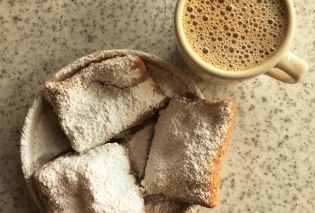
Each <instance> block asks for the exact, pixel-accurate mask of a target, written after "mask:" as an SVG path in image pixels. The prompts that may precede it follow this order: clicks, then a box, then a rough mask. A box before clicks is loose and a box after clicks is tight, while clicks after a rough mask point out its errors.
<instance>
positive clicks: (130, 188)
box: [32, 143, 144, 213]
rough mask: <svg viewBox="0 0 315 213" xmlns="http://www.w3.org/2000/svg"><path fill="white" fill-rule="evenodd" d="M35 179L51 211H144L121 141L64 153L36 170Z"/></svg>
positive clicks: (33, 177)
mask: <svg viewBox="0 0 315 213" xmlns="http://www.w3.org/2000/svg"><path fill="white" fill-rule="evenodd" d="M32 181H33V183H34V186H35V188H36V191H37V193H38V195H39V197H40V199H41V201H42V203H43V204H44V206H45V209H46V211H47V212H58V213H60V212H67V213H72V212H73V213H77V212H104V213H112V212H125V213H129V212H135V213H136V212H139V213H140V212H144V200H143V197H142V194H141V192H140V189H139V187H138V186H137V185H136V183H135V182H136V180H135V178H134V177H133V175H131V174H130V166H129V160H128V156H127V153H126V150H125V148H124V147H123V146H121V145H119V144H117V143H107V144H105V145H103V146H100V147H97V148H95V149H93V150H91V151H88V152H87V153H85V154H83V155H79V154H78V153H69V154H66V155H63V156H61V157H59V158H57V159H55V160H53V161H51V162H49V163H47V164H45V165H44V166H42V167H41V168H40V169H39V170H37V171H35V172H34V173H33V175H32Z"/></svg>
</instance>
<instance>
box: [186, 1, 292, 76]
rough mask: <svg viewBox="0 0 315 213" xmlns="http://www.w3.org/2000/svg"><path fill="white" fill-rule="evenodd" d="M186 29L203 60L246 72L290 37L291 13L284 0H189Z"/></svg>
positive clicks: (266, 58) (189, 38)
mask: <svg viewBox="0 0 315 213" xmlns="http://www.w3.org/2000/svg"><path fill="white" fill-rule="evenodd" d="M183 27H184V32H185V36H186V39H187V41H188V42H189V45H190V46H191V48H192V49H193V50H194V52H196V53H197V55H198V56H199V57H200V58H201V59H202V60H204V61H205V62H207V63H208V64H211V65H213V66H215V67H217V68H220V69H223V70H228V71H242V70H247V69H250V68H253V67H256V66H259V65H260V64H263V63H264V62H266V61H267V60H268V59H270V58H271V57H272V56H273V55H274V54H275V53H276V50H277V49H278V48H279V46H280V45H281V43H282V42H283V40H284V38H285V36H286V32H287V27H288V23H287V10H286V6H285V3H284V1H282V0H187V1H186V2H185V8H184V12H183Z"/></svg>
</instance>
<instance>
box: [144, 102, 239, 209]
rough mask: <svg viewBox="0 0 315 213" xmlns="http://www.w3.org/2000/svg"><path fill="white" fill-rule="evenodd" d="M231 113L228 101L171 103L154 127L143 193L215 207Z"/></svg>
mask: <svg viewBox="0 0 315 213" xmlns="http://www.w3.org/2000/svg"><path fill="white" fill-rule="evenodd" d="M235 112H236V106H235V104H234V103H233V102H230V101H222V102H218V103H209V102H208V101H206V100H201V99H199V100H188V99H184V98H182V99H172V100H171V101H170V104H169V105H168V107H167V108H166V109H165V110H163V111H162V112H161V113H160V117H159V119H158V122H157V124H156V126H155V134H154V137H153V141H152V145H151V149H150V153H149V157H148V161H147V166H146V170H145V178H144V180H143V181H142V185H143V186H144V188H145V190H146V193H147V194H162V195H164V196H166V197H168V198H170V199H173V200H177V201H181V202H185V203H190V204H195V205H202V206H205V207H214V206H215V204H216V201H217V190H218V187H219V182H220V178H219V169H220V164H221V161H222V157H223V155H224V152H225V150H226V147H227V144H228V140H229V136H230V132H231V127H232V122H233V120H234V116H235Z"/></svg>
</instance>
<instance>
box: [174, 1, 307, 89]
mask: <svg viewBox="0 0 315 213" xmlns="http://www.w3.org/2000/svg"><path fill="white" fill-rule="evenodd" d="M186 1H187V0H178V1H177V4H176V9H175V32H176V37H177V45H178V49H179V52H180V53H181V55H182V57H183V59H184V60H185V62H186V63H187V65H188V66H189V68H190V69H191V70H192V71H193V72H195V73H196V74H197V75H198V76H199V77H201V78H202V79H204V80H206V81H209V82H215V83H228V82H238V81H242V80H246V79H251V78H254V77H257V76H259V75H261V74H266V75H268V76H270V77H272V78H274V79H277V80H279V81H282V82H284V83H291V84H294V83H297V82H299V81H301V80H302V79H303V77H304V76H305V75H306V73H307V71H308V65H307V63H306V62H305V61H303V60H302V59H300V58H298V57H297V56H295V55H294V54H293V53H292V52H291V51H290V50H289V45H290V43H291V42H292V38H293V35H294V29H295V12H294V6H293V2H292V0H282V1H284V3H285V6H286V9H287V12H288V16H287V17H288V20H287V21H288V28H287V33H286V37H285V38H284V40H283V42H282V44H281V45H280V47H279V48H278V49H277V51H276V52H275V54H274V55H273V56H272V57H271V58H270V59H269V60H268V61H266V62H265V63H263V64H260V65H259V66H257V67H254V68H251V69H247V70H243V71H238V72H233V71H227V70H222V69H220V68H217V67H215V66H212V65H211V64H208V63H206V62H205V61H203V60H202V59H201V58H200V57H199V56H198V55H197V53H195V52H194V51H193V49H192V48H191V47H190V44H189V43H188V41H187V39H186V36H185V32H184V29H183V18H182V17H183V13H184V9H185V8H184V7H185V3H186Z"/></svg>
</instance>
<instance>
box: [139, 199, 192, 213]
mask: <svg viewBox="0 0 315 213" xmlns="http://www.w3.org/2000/svg"><path fill="white" fill-rule="evenodd" d="M144 202H145V212H147V213H194V212H196V211H195V210H196V207H195V206H192V205H189V204H187V203H181V202H176V201H173V200H170V199H168V198H166V197H163V196H161V195H150V196H146V197H145V198H144Z"/></svg>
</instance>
